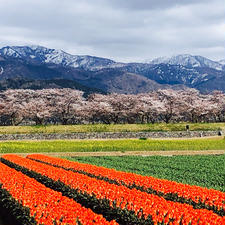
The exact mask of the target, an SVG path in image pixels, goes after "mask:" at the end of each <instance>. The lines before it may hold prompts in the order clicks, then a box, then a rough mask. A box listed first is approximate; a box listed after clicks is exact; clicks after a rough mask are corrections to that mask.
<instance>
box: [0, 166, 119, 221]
mask: <svg viewBox="0 0 225 225" xmlns="http://www.w3.org/2000/svg"><path fill="white" fill-rule="evenodd" d="M0 184H2V187H1V188H2V189H5V190H7V191H8V192H9V193H10V195H11V196H12V198H14V199H15V200H16V201H17V202H19V203H21V204H22V205H23V206H24V207H28V208H29V209H30V217H34V218H35V221H36V222H37V224H44V225H54V224H64V225H65V224H71V225H72V224H111V225H116V224H117V223H116V222H115V221H112V222H108V221H106V220H105V218H103V216H102V215H98V214H95V213H94V212H92V211H91V210H90V209H86V208H85V207H82V206H81V205H80V204H78V203H77V202H75V201H74V200H72V199H69V198H67V197H65V196H62V193H61V192H56V191H53V190H52V189H50V188H47V187H45V186H44V185H43V184H41V183H39V182H37V181H36V180H35V179H32V178H30V177H28V176H26V175H24V174H23V173H21V172H17V171H16V170H15V169H12V168H10V167H8V166H6V165H5V164H3V163H0ZM78 221H79V222H78Z"/></svg>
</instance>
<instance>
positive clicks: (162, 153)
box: [0, 150, 225, 157]
mask: <svg viewBox="0 0 225 225" xmlns="http://www.w3.org/2000/svg"><path fill="white" fill-rule="evenodd" d="M5 154H7V153H1V154H0V156H2V155H5ZM9 154H16V155H21V156H27V155H29V154H32V152H29V153H16V152H15V153H9ZM35 154H43V155H49V156H55V157H62V156H70V157H76V156H79V157H80V156H129V155H130V156H157V155H158V156H175V155H223V154H225V150H197V151H195V150H193V151H190V150H184V151H182V150H174V151H110V152H35Z"/></svg>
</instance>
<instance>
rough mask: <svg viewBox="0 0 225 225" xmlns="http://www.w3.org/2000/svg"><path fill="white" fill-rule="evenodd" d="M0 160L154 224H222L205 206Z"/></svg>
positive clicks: (39, 165) (32, 164)
mask: <svg viewBox="0 0 225 225" xmlns="http://www.w3.org/2000/svg"><path fill="white" fill-rule="evenodd" d="M3 159H5V160H6V161H9V162H11V163H13V164H15V165H17V166H20V167H23V168H26V169H28V170H30V171H34V172H36V173H37V174H40V175H42V176H45V177H48V178H50V179H51V180H53V181H55V182H58V181H61V182H62V183H64V184H65V185H66V186H69V187H70V188H71V189H73V190H78V191H79V193H83V194H88V196H90V197H96V199H106V200H107V201H108V202H109V207H111V208H113V207H115V208H120V209H122V210H128V211H134V213H135V215H136V216H137V217H141V216H142V217H144V218H145V219H147V218H151V219H152V221H153V222H154V224H158V223H159V224H177V225H178V224H211V225H213V224H225V217H220V216H218V215H217V214H215V213H213V212H212V211H209V210H206V209H194V208H193V207H192V206H190V205H187V204H181V203H177V202H171V201H167V200H165V199H164V198H162V197H159V196H156V195H153V194H148V193H146V192H141V191H139V190H136V189H129V188H127V187H125V186H118V185H115V184H110V183H108V182H105V181H104V180H98V179H95V178H90V177H88V176H86V175H84V174H79V173H74V172H72V171H67V170H64V169H62V168H56V167H53V166H50V165H47V164H43V163H39V162H36V161H33V160H30V159H24V158H22V157H19V156H15V155H5V156H3Z"/></svg>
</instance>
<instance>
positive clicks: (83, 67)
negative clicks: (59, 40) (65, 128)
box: [0, 45, 225, 94]
mask: <svg viewBox="0 0 225 225" xmlns="http://www.w3.org/2000/svg"><path fill="white" fill-rule="evenodd" d="M224 65H225V60H220V61H218V62H216V61H213V60H210V59H207V58H205V57H202V56H193V55H189V54H183V55H177V56H172V57H170V58H168V57H161V58H157V59H154V60H152V61H149V62H146V63H121V62H116V61H114V60H111V59H107V58H102V57H96V56H89V55H71V54H69V53H66V52H65V51H62V50H56V49H50V48H46V47H42V46H36V45H31V46H6V47H3V48H1V49H0V89H1V88H4V89H7V88H14V86H15V87H16V88H22V87H25V86H27V88H32V87H37V83H38V88H47V87H48V86H52V87H54V86H56V87H68V86H73V87H74V88H76V87H78V86H79V85H80V87H81V86H82V87H86V88H87V89H89V90H91V89H92V90H93V91H100V92H103V93H107V92H117V93H127V94H128V93H131V94H132V93H133V94H135V93H141V92H149V91H152V90H158V89H163V88H166V89H167V88H173V89H185V88H196V89H198V90H200V91H201V92H211V91H214V90H221V91H225V68H224V67H225V66H224ZM13 80H14V81H15V82H14V83H16V84H17V85H14V86H13V85H12V83H13ZM18 80H20V82H16V81H18ZM22 81H24V82H25V83H26V85H25V84H23V82H22ZM27 81H29V82H28V83H30V84H31V83H32V85H30V86H29V85H28V83H27ZM50 81H51V82H50ZM70 81H71V83H70ZM74 82H75V83H76V84H77V85H75V83H74ZM35 83H36V85H34V84H35ZM72 83H73V84H74V85H72ZM47 84H48V85H47Z"/></svg>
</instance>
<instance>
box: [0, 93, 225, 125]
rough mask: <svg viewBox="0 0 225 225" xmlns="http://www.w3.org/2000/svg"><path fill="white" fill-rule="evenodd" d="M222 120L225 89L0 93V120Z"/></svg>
mask: <svg viewBox="0 0 225 225" xmlns="http://www.w3.org/2000/svg"><path fill="white" fill-rule="evenodd" d="M181 121H185V122H224V121H225V94H224V93H222V92H219V91H215V92H213V93H211V94H207V95H203V94H200V93H199V92H198V91H196V90H194V89H190V90H186V91H175V90H168V89H167V90H158V91H154V92H150V93H144V94H137V95H125V94H109V95H102V94H91V95H89V96H88V97H87V98H84V97H83V92H82V91H78V90H73V89H44V90H36V91H34V90H24V89H19V90H11V89H10V90H6V91H3V92H0V125H19V124H32V123H33V124H37V125H42V124H81V123H106V124H111V123H155V122H166V123H169V122H181Z"/></svg>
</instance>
